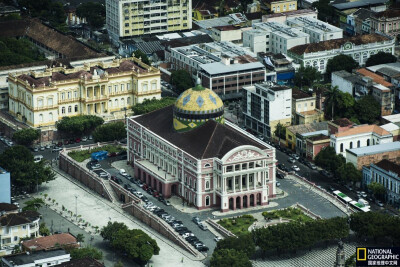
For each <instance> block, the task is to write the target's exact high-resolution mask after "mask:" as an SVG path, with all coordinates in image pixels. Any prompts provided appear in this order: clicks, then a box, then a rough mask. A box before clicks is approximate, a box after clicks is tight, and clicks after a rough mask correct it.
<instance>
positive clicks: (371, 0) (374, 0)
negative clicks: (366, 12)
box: [332, 0, 387, 10]
mask: <svg viewBox="0 0 400 267" xmlns="http://www.w3.org/2000/svg"><path fill="white" fill-rule="evenodd" d="M386 3H387V0H368V1H365V0H360V1H353V2H345V3H340V4H333V5H332V6H333V7H334V8H336V9H338V10H346V9H351V8H358V7H368V6H372V5H380V4H381V5H384V4H386Z"/></svg>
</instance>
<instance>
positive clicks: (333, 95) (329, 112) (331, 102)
mask: <svg viewBox="0 0 400 267" xmlns="http://www.w3.org/2000/svg"><path fill="white" fill-rule="evenodd" d="M340 95H341V92H340V90H339V88H338V87H337V86H332V87H331V88H330V89H329V90H328V91H326V93H325V96H326V99H325V118H331V119H333V118H335V107H336V108H337V107H338V106H339V102H340Z"/></svg>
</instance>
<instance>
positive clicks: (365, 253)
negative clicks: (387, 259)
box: [357, 248, 367, 261]
mask: <svg viewBox="0 0 400 267" xmlns="http://www.w3.org/2000/svg"><path fill="white" fill-rule="evenodd" d="M362 250H363V251H364V258H360V251H362ZM366 260H367V248H357V261H366Z"/></svg>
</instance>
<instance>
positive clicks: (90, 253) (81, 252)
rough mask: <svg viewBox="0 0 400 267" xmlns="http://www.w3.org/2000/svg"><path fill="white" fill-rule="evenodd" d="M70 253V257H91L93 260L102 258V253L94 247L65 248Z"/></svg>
mask: <svg viewBox="0 0 400 267" xmlns="http://www.w3.org/2000/svg"><path fill="white" fill-rule="evenodd" d="M65 249H66V250H67V251H68V252H69V253H70V254H71V258H72V259H83V258H92V259H95V260H101V259H103V253H102V252H101V251H100V250H98V249H97V248H94V247H90V246H88V247H80V248H72V249H69V248H65Z"/></svg>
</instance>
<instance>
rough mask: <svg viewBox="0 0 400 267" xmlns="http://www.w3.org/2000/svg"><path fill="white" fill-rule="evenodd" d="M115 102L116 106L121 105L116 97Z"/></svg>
mask: <svg viewBox="0 0 400 267" xmlns="http://www.w3.org/2000/svg"><path fill="white" fill-rule="evenodd" d="M114 104H115V105H114V106H115V107H118V106H119V104H118V99H115V101H114Z"/></svg>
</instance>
